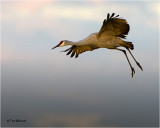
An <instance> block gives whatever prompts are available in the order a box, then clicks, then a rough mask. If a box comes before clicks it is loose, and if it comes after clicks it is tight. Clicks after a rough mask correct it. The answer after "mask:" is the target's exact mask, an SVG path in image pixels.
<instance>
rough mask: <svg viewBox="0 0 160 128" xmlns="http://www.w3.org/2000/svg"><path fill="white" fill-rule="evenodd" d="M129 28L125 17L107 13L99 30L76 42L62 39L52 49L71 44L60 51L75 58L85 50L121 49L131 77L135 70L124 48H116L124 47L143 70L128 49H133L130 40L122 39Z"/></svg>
mask: <svg viewBox="0 0 160 128" xmlns="http://www.w3.org/2000/svg"><path fill="white" fill-rule="evenodd" d="M129 29H130V27H129V24H128V23H127V21H126V20H125V19H123V18H121V17H119V15H116V16H115V13H112V15H110V14H109V13H108V14H107V18H106V19H104V21H103V25H102V27H101V29H100V30H99V32H96V33H92V34H91V35H89V36H88V37H87V38H85V39H83V40H80V41H78V42H73V41H68V40H62V41H60V43H59V44H58V45H56V46H55V47H53V48H52V49H55V48H57V47H62V46H66V45H71V47H70V48H68V49H66V50H64V51H62V52H67V54H66V55H71V57H73V56H75V58H77V57H78V56H79V54H81V53H84V52H86V51H92V50H95V49H98V48H107V49H114V50H118V51H121V52H123V53H124V55H125V57H126V59H127V61H128V63H129V66H130V68H131V75H132V77H133V75H134V74H135V70H134V68H133V67H132V65H131V63H130V61H129V58H128V56H127V53H126V50H123V49H119V48H118V47H124V48H125V49H127V51H128V52H129V53H130V55H131V56H132V57H133V59H134V61H135V62H136V64H137V65H138V67H139V68H140V69H141V70H142V71H143V69H142V66H141V65H140V63H139V62H137V60H136V59H135V57H134V56H133V54H132V53H131V51H130V50H133V49H134V45H133V44H132V42H129V41H125V40H123V39H125V38H126V35H128V32H129Z"/></svg>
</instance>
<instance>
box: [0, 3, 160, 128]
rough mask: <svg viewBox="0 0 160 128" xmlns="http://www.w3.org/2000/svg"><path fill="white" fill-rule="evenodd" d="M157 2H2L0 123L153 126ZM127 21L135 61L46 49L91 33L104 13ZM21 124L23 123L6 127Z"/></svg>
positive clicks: (101, 52) (100, 52)
mask: <svg viewBox="0 0 160 128" xmlns="http://www.w3.org/2000/svg"><path fill="white" fill-rule="evenodd" d="M159 8H160V3H159V2H158V1H132V2H128V1H115V2H110V1H94V2H89V1H88V2H86V1H83V2H80V1H79V2H76V1H60V2H55V1H2V2H1V42H2V43H1V46H2V49H1V51H2V52H1V64H2V68H1V73H2V77H1V80H2V82H1V85H2V125H3V126H37V127H38V126H44V127H45V126H54V127H57V126H65V127H71V126H77V127H78V126H79V127H80V126H85V127H89V126H90V127H94V126H97V127H99V126H103V127H107V126H108V127H110V126H114V127H132V126H133V127H147V126H148V127H153V126H158V121H159V119H158V113H159V111H158V109H159V106H158V104H159V103H158V101H159V99H158V94H159V92H158V90H159V87H158V86H159V15H160V12H159ZM112 12H115V13H116V14H118V15H120V16H121V17H123V18H125V19H126V20H127V21H128V23H129V24H130V32H129V35H128V36H127V39H126V40H128V41H131V42H133V44H134V48H135V49H134V50H133V51H132V53H133V55H135V58H136V59H137V60H138V61H139V62H140V64H141V65H142V67H143V69H144V71H143V72H142V71H141V70H140V69H139V68H138V67H137V65H136V64H135V62H134V61H133V59H132V58H131V57H130V55H129V59H130V61H131V63H132V65H133V67H134V68H135V75H134V78H131V71H130V68H129V65H128V63H127V60H126V58H125V56H124V55H123V53H121V52H119V51H115V50H108V49H98V50H95V51H92V52H86V53H83V54H81V55H80V56H79V57H78V58H77V59H74V58H70V57H69V56H66V55H65V53H60V51H62V50H64V49H66V48H67V47H65V48H57V49H55V50H53V51H52V50H51V48H52V47H53V46H55V45H57V44H58V43H59V42H60V41H61V40H65V39H67V40H71V41H79V40H81V39H83V38H85V37H87V36H88V35H90V34H91V33H93V32H98V31H99V29H100V27H101V25H102V23H103V20H104V18H106V15H107V13H112ZM8 119H12V120H14V119H24V120H26V123H14V122H7V120H8Z"/></svg>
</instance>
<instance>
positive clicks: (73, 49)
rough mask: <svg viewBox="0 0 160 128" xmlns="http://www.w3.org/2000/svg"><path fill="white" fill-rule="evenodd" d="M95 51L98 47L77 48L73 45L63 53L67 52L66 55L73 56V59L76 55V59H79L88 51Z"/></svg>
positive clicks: (84, 46)
mask: <svg viewBox="0 0 160 128" xmlns="http://www.w3.org/2000/svg"><path fill="white" fill-rule="evenodd" d="M94 49H97V47H95V46H87V45H83V46H76V45H73V46H72V47H70V48H68V49H66V50H64V51H62V52H67V51H68V52H67V54H66V55H69V54H71V57H73V56H74V55H75V58H77V57H78V56H79V54H81V53H83V52H86V51H92V50H94Z"/></svg>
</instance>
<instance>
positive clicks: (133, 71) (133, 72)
mask: <svg viewBox="0 0 160 128" xmlns="http://www.w3.org/2000/svg"><path fill="white" fill-rule="evenodd" d="M131 70H132V73H131V75H132V78H133V75H134V74H135V70H134V68H133V67H131Z"/></svg>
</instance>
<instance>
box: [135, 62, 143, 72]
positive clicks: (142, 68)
mask: <svg viewBox="0 0 160 128" xmlns="http://www.w3.org/2000/svg"><path fill="white" fill-rule="evenodd" d="M136 64H137V65H138V67H139V68H140V69H141V70H142V71H143V68H142V66H141V65H140V63H138V62H136Z"/></svg>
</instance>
